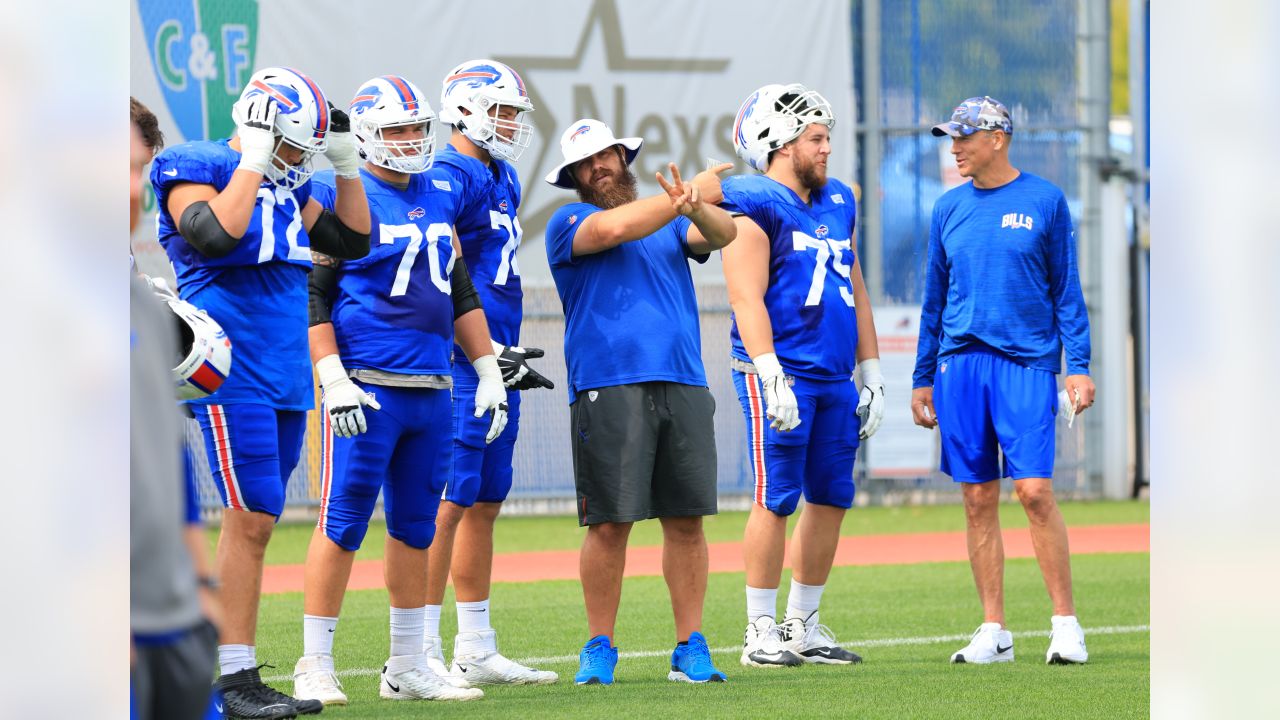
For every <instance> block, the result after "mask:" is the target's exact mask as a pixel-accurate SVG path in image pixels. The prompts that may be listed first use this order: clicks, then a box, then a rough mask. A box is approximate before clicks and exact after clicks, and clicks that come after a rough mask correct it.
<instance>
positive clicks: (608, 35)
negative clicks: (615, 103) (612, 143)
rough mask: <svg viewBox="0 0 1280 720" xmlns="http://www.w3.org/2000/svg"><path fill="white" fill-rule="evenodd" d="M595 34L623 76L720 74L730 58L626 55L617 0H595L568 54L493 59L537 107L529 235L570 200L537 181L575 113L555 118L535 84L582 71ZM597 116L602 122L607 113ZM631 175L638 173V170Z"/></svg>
mask: <svg viewBox="0 0 1280 720" xmlns="http://www.w3.org/2000/svg"><path fill="white" fill-rule="evenodd" d="M597 35H598V36H599V39H600V41H601V44H602V46H603V51H604V60H605V69H606V70H607V71H608V73H609V75H610V76H612V77H616V76H618V75H625V74H626V73H672V74H674V75H688V74H690V73H723V72H725V71H726V70H727V69H728V67H729V63H730V60H729V59H728V58H714V59H701V58H667V57H654V58H647V57H631V56H629V55H627V51H626V47H625V43H624V40H623V32H622V20H621V17H620V16H619V13H618V3H617V0H595V2H594V3H592V5H591V9H590V10H589V11H588V12H587V17H586V21H585V22H584V23H583V25H582V30H581V32H579V33H578V40H577V43H576V45H575V46H574V50H573V53H572V54H571V55H569V56H567V57H548V56H543V55H504V56H498V57H495V58H494V59H495V60H498V61H499V62H502V63H505V64H507V65H510V66H511V67H512V68H514V69H515V71H516V72H518V73H520V74H521V75H522V76H523V77H524V80H525V85H526V89H527V90H528V93H529V99H530V100H531V101H532V102H533V106H534V108H536V112H533V113H530V114H529V117H530V118H531V119H532V121H533V125H534V127H535V128H536V129H537V134H538V137H539V140H540V141H541V142H540V143H539V144H540V147H539V148H538V154H537V156H536V157H535V158H533V162H532V163H530V164H528V165H525V167H526V168H528V169H527V170H525V172H522V173H521V174H522V175H523V176H524V177H525V178H526V180H525V183H524V186H525V192H526V193H527V197H526V198H525V202H524V203H523V207H522V209H521V212H520V215H521V218H522V220H521V222H522V224H523V225H524V227H525V234H526V235H528V236H535V237H536V236H538V235H541V234H542V232H543V230H544V229H545V228H546V225H547V221H548V220H549V219H550V218H551V214H552V213H553V212H555V210H556V208H557V207H559V206H560V205H562V204H564V203H565V202H566V201H568V200H569V199H570V198H569V197H566V196H565V194H564V192H563V191H555V192H554V193H553V189H552V188H550V187H547V186H546V184H545V183H543V182H542V178H543V176H545V175H546V174H547V172H548V171H549V170H550V169H551V167H553V166H554V165H556V164H557V163H559V162H560V157H559V154H560V146H559V143H558V142H557V138H559V137H560V132H561V131H562V130H563V129H564V126H565V125H566V124H567V123H569V122H572V121H573V120H576V119H577V118H575V117H558V116H557V115H556V113H555V111H554V110H555V109H563V108H564V104H563V103H561V104H559V105H553V104H552V103H550V102H548V101H547V99H546V96H545V95H544V94H542V92H540V88H545V87H546V86H547V85H548V84H550V83H551V82H552V80H551V79H550V76H551V75H553V74H555V73H556V71H559V73H560V74H564V72H566V71H568V72H581V71H585V70H587V69H588V68H589V67H590V66H589V65H587V64H586V61H587V57H588V50H589V49H590V48H591V47H592V46H593V43H592V40H593V38H595V37H596V36H597ZM575 99H576V98H575ZM597 119H599V120H604V121H606V122H607V119H606V118H597ZM625 121H626V118H625V117H618V118H614V119H613V130H614V132H615V134H617V135H619V136H621V135H623V134H625V133H624V132H623V128H622V127H621V125H620V124H621V123H623V122H625ZM689 150H691V151H692V152H696V151H697V148H689ZM523 164H524V163H522V165H523ZM699 164H701V161H700V160H699V159H698V157H697V156H696V155H695V157H694V161H693V162H692V165H691V166H692V167H696V166H697V165H699ZM685 165H686V166H690V164H689V163H685ZM525 173H527V174H525ZM636 174H637V175H641V173H639V172H637V173H636ZM639 179H640V182H641V183H645V182H652V179H651V178H648V179H647V178H645V177H640V178H639Z"/></svg>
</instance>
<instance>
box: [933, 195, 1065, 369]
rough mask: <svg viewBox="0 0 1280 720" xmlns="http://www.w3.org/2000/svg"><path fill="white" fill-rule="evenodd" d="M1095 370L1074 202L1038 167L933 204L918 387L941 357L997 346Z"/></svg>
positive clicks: (1038, 362)
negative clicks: (1073, 217)
mask: <svg viewBox="0 0 1280 720" xmlns="http://www.w3.org/2000/svg"><path fill="white" fill-rule="evenodd" d="M1064 347H1065V348H1066V354H1067V374H1069V375H1076V374H1082V375H1087V374H1088V373H1089V354H1090V347H1089V315H1088V313H1087V312H1086V310H1085V305H1084V294H1083V293H1082V292H1081V291H1080V274H1079V271H1078V269H1077V267H1076V246H1075V231H1074V230H1073V229H1072V227H1071V213H1070V211H1069V210H1068V209H1067V200H1066V197H1064V196H1063V194H1062V191H1061V190H1059V189H1058V188H1057V187H1056V186H1054V185H1053V184H1052V183H1049V182H1048V181H1046V180H1043V179H1041V178H1039V177H1036V176H1035V175H1032V174H1030V173H1025V172H1024V173H1022V174H1020V175H1018V177H1017V178H1015V179H1014V180H1013V181H1012V182H1010V183H1008V184H1005V185H1002V186H1000V187H998V188H991V189H982V188H975V187H974V186H973V184H972V183H967V184H965V185H962V186H960V187H957V188H953V189H952V190H950V191H948V192H947V193H946V194H945V195H943V196H942V197H941V198H939V199H938V202H937V203H936V204H935V205H934V206H933V222H932V226H931V227H930V231H929V259H928V264H927V269H926V274H925V284H924V303H923V307H922V308H921V310H920V340H919V344H918V346H917V349H916V368H915V375H914V377H913V381H912V387H917V388H918V387H930V386H932V385H933V376H934V372H935V371H936V369H937V366H938V358H939V357H946V356H947V355H953V354H955V353H958V352H962V351H964V350H967V349H991V350H995V351H996V352H999V353H1000V354H1002V355H1004V356H1005V357H1008V358H1009V359H1011V360H1013V361H1014V362H1016V363H1019V364H1021V365H1024V366H1026V367H1032V368H1040V369H1043V370H1049V371H1050V372H1054V373H1057V372H1059V370H1060V369H1061V367H1062V360H1061V358H1062V351H1063V348H1064Z"/></svg>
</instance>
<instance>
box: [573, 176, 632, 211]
mask: <svg viewBox="0 0 1280 720" xmlns="http://www.w3.org/2000/svg"><path fill="white" fill-rule="evenodd" d="M576 189H577V191H578V197H579V198H580V199H581V200H582V202H584V203H588V204H591V205H595V206H596V207H598V208H601V209H602V210H611V209H613V208H616V207H618V206H619V205H626V204H627V203H629V202H632V201H634V200H635V199H636V197H637V195H636V176H635V173H633V172H631V168H629V167H623V168H622V172H621V173H619V174H617V175H615V176H614V178H613V183H611V184H610V185H609V187H608V188H606V189H604V190H597V189H596V188H595V187H593V186H591V185H585V186H579V187H578V188H576Z"/></svg>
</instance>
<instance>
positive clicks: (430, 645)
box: [422, 637, 471, 688]
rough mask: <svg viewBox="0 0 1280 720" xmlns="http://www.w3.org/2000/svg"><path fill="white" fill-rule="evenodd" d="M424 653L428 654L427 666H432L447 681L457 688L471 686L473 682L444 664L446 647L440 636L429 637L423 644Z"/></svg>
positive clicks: (432, 669)
mask: <svg viewBox="0 0 1280 720" xmlns="http://www.w3.org/2000/svg"><path fill="white" fill-rule="evenodd" d="M422 654H424V655H426V656H427V667H429V668H431V672H433V673H435V674H436V675H439V676H440V678H441V679H443V680H444V681H445V682H447V683H449V684H450V685H452V686H454V687H456V688H469V687H471V683H469V682H467V681H466V680H465V679H463V678H460V677H457V676H455V675H453V674H452V673H450V672H449V667H448V666H447V665H445V664H444V649H443V648H442V647H441V645H440V638H438V637H428V638H427V639H426V641H425V642H424V643H423V644H422Z"/></svg>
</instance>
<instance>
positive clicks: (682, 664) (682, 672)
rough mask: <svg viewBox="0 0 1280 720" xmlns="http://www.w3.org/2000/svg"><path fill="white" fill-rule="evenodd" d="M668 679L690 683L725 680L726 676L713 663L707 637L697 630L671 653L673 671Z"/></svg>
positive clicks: (668, 675)
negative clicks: (686, 641) (687, 640)
mask: <svg viewBox="0 0 1280 720" xmlns="http://www.w3.org/2000/svg"><path fill="white" fill-rule="evenodd" d="M667 679H668V680H675V681H677V682H688V683H704V682H724V681H725V676H724V673H722V672H720V671H719V670H717V669H716V666H715V665H712V664H711V650H710V649H708V648H707V639H706V638H704V637H702V633H700V632H695V633H693V634H692V635H690V636H689V642H688V643H686V644H684V645H676V649H675V651H674V652H672V653H671V672H670V673H668V674H667Z"/></svg>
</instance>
